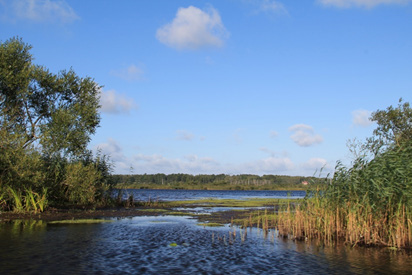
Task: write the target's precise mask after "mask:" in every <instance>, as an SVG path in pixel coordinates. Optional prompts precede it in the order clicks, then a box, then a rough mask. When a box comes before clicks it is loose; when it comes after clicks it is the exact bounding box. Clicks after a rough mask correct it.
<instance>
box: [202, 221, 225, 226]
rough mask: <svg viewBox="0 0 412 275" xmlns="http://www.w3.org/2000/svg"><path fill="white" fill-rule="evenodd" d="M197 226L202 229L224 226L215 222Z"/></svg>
mask: <svg viewBox="0 0 412 275" xmlns="http://www.w3.org/2000/svg"><path fill="white" fill-rule="evenodd" d="M197 225H199V226H203V227H206V226H207V227H223V226H225V225H223V224H221V223H217V222H207V223H198V224H197Z"/></svg>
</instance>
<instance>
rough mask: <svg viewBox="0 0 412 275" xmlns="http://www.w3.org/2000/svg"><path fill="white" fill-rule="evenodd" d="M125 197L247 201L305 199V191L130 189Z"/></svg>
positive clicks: (144, 199) (169, 199)
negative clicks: (255, 199) (252, 199)
mask: <svg viewBox="0 0 412 275" xmlns="http://www.w3.org/2000/svg"><path fill="white" fill-rule="evenodd" d="M123 192H124V193H123V197H124V198H127V197H128V196H130V195H133V197H134V198H135V199H136V200H142V201H147V200H149V199H151V200H163V201H173V200H194V199H202V198H219V199H247V198H276V199H281V198H288V197H289V198H294V199H298V198H303V197H305V195H306V192H305V191H273V190H248V191H240V190H239V191H237V190H150V189H128V190H124V191H123Z"/></svg>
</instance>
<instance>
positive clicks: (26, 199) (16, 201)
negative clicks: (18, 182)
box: [7, 186, 48, 213]
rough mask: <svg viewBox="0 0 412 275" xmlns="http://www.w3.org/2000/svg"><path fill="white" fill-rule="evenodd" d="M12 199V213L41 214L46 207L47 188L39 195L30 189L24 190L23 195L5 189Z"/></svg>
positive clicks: (13, 190) (16, 191)
mask: <svg viewBox="0 0 412 275" xmlns="http://www.w3.org/2000/svg"><path fill="white" fill-rule="evenodd" d="M7 190H8V192H9V195H10V197H11V198H12V201H13V202H12V203H11V205H12V207H13V211H14V212H18V213H22V212H34V213H37V212H43V211H44V210H45V208H46V207H47V205H48V200H47V188H43V190H42V191H43V192H42V193H41V194H39V193H37V192H34V191H33V190H32V189H31V188H26V189H25V190H24V193H23V192H21V191H20V190H18V189H13V188H11V187H10V186H9V187H8V188H7Z"/></svg>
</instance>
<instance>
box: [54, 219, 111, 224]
mask: <svg viewBox="0 0 412 275" xmlns="http://www.w3.org/2000/svg"><path fill="white" fill-rule="evenodd" d="M108 222H114V221H113V220H103V219H78V220H61V221H51V222H48V224H96V223H108Z"/></svg>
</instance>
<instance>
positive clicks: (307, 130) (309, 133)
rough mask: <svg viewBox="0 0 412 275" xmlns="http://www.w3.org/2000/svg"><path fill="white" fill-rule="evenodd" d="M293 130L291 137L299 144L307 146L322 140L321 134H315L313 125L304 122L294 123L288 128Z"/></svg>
mask: <svg viewBox="0 0 412 275" xmlns="http://www.w3.org/2000/svg"><path fill="white" fill-rule="evenodd" d="M289 131H291V132H293V134H292V136H291V139H292V140H293V141H294V142H295V143H296V144H298V145H299V146H303V147H308V146H311V145H314V144H317V143H321V142H322V141H323V138H322V136H320V135H317V134H315V132H314V130H313V127H312V126H309V125H306V124H296V125H293V126H291V127H290V128H289Z"/></svg>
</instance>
